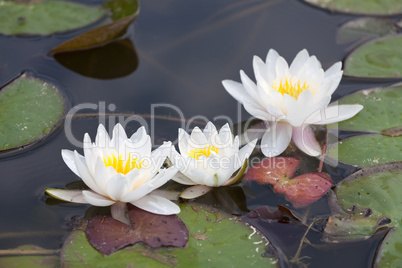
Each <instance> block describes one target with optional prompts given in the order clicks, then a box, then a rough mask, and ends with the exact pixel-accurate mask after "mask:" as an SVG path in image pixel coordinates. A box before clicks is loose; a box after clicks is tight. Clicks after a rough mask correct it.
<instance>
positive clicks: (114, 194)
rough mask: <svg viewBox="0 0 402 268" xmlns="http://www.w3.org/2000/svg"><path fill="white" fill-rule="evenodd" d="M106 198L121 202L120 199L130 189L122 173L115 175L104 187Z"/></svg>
mask: <svg viewBox="0 0 402 268" xmlns="http://www.w3.org/2000/svg"><path fill="white" fill-rule="evenodd" d="M105 190H106V193H107V196H108V197H109V198H110V199H113V200H116V201H121V199H122V197H123V196H124V195H126V194H127V193H128V192H129V191H130V190H131V189H130V183H129V181H128V180H127V179H126V178H125V175H124V174H122V173H117V174H116V175H115V176H113V177H112V178H110V179H109V180H108V182H107V184H106V187H105Z"/></svg>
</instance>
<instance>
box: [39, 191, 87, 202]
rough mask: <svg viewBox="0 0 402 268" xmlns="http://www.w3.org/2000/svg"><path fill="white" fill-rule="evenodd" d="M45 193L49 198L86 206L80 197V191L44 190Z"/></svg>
mask: <svg viewBox="0 0 402 268" xmlns="http://www.w3.org/2000/svg"><path fill="white" fill-rule="evenodd" d="M45 191H46V193H48V194H49V195H50V196H52V197H54V198H57V199H60V200H63V201H67V202H73V203H79V204H88V202H87V200H86V199H85V198H84V196H83V195H82V190H64V189H53V188H46V190H45Z"/></svg>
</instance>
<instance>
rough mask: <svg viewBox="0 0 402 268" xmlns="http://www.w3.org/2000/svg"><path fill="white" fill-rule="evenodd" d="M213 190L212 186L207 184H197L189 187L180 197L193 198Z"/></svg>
mask: <svg viewBox="0 0 402 268" xmlns="http://www.w3.org/2000/svg"><path fill="white" fill-rule="evenodd" d="M211 190H212V187H209V186H205V185H195V186H192V187H188V188H187V189H185V190H184V191H183V192H182V193H181V194H180V197H181V198H183V199H193V198H197V197H199V196H202V195H204V194H206V193H208V192H209V191H211Z"/></svg>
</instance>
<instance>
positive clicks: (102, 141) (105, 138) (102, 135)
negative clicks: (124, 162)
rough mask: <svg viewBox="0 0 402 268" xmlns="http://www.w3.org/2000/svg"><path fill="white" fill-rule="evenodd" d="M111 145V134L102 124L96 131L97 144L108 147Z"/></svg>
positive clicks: (100, 146) (97, 145)
mask: <svg viewBox="0 0 402 268" xmlns="http://www.w3.org/2000/svg"><path fill="white" fill-rule="evenodd" d="M109 145H110V138H109V134H108V133H107V131H106V129H105V127H104V126H103V125H102V124H100V125H99V126H98V130H97V132H96V137H95V146H96V147H99V148H106V147H109Z"/></svg>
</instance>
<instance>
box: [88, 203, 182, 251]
mask: <svg viewBox="0 0 402 268" xmlns="http://www.w3.org/2000/svg"><path fill="white" fill-rule="evenodd" d="M128 216H129V219H130V223H131V226H129V225H127V224H125V223H122V222H120V221H118V220H115V219H113V218H111V217H109V216H96V217H94V218H92V219H91V220H89V221H88V224H87V228H86V235H87V238H88V241H89V242H90V243H91V245H92V246H93V247H94V248H96V249H97V250H99V251H100V252H101V253H103V254H105V255H110V254H111V253H113V252H116V251H117V250H119V249H121V248H123V247H125V246H127V245H132V244H135V243H137V242H144V243H145V244H147V245H148V246H150V247H151V248H159V247H161V246H173V247H182V248H183V247H185V246H186V244H187V241H188V230H187V227H186V225H185V224H184V223H183V222H182V221H181V220H180V218H179V217H177V215H158V214H153V213H150V212H147V211H144V210H142V209H139V208H137V207H135V206H133V205H131V204H129V205H128Z"/></svg>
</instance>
